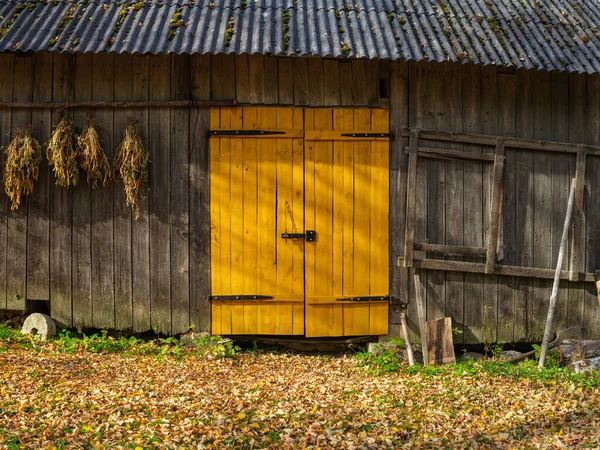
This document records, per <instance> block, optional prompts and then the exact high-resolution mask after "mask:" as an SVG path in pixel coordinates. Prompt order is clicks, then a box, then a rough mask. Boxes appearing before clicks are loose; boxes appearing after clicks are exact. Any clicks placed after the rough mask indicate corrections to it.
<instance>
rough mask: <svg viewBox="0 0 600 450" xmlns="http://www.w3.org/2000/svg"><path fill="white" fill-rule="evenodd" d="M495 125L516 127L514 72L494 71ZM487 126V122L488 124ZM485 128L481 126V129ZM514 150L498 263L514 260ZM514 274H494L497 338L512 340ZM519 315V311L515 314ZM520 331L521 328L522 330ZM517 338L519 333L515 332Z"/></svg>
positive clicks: (508, 131)
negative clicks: (496, 279)
mask: <svg viewBox="0 0 600 450" xmlns="http://www.w3.org/2000/svg"><path fill="white" fill-rule="evenodd" d="M497 92H498V125H497V127H498V128H497V131H498V135H500V136H514V135H515V130H516V76H515V75H514V74H507V73H498V90H497ZM490 128H491V126H490ZM486 130H488V128H484V130H483V131H486ZM516 173H517V167H516V151H515V150H509V151H506V161H505V168H504V187H503V192H502V214H501V215H502V219H501V223H502V233H503V235H504V244H503V246H502V251H503V255H504V258H503V260H502V261H501V263H502V264H511V265H515V264H516V263H517V261H516V237H515V234H516V231H515V224H516V201H517V200H516V196H517V192H516ZM516 289H517V285H516V278H515V277H498V340H502V341H504V342H514V341H515V340H516V339H515V333H514V331H515V329H516V325H515V320H516V318H517V316H518V315H517V314H516V313H515V308H516V307H517V304H516ZM519 317H521V318H522V314H521V315H520V316H519ZM522 333H524V330H523V331H522ZM516 336H517V339H518V338H519V337H521V335H520V334H519V333H518V334H517V335H516Z"/></svg>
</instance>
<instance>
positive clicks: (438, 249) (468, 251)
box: [414, 242, 487, 256]
mask: <svg viewBox="0 0 600 450" xmlns="http://www.w3.org/2000/svg"><path fill="white" fill-rule="evenodd" d="M414 249H415V250H422V251H425V252H431V253H440V254H443V255H472V256H477V255H479V256H481V255H485V254H486V251H487V250H486V248H485V247H468V246H466V245H442V244H421V243H416V242H415V244H414Z"/></svg>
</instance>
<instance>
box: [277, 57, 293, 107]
mask: <svg viewBox="0 0 600 450" xmlns="http://www.w3.org/2000/svg"><path fill="white" fill-rule="evenodd" d="M277 59H278V61H279V65H278V74H277V83H278V91H279V92H278V95H279V104H280V105H293V104H294V78H293V61H292V59H291V58H277Z"/></svg>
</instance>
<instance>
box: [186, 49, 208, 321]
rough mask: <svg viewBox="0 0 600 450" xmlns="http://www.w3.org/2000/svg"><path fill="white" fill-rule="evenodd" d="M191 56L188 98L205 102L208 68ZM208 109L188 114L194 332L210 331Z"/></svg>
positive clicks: (191, 311)
mask: <svg viewBox="0 0 600 450" xmlns="http://www.w3.org/2000/svg"><path fill="white" fill-rule="evenodd" d="M201 61H202V59H200V57H199V56H198V55H193V56H192V72H191V73H192V75H191V77H192V79H191V86H192V88H191V89H192V97H193V98H197V99H199V100H208V99H209V98H210V93H209V92H208V91H207V90H206V89H204V88H203V87H202V79H203V78H204V77H207V75H208V73H209V70H210V68H209V67H207V66H206V65H203V64H200V63H199V62H201ZM208 129H209V110H208V109H205V108H202V109H196V110H192V111H191V112H190V155H189V158H190V169H189V170H190V193H189V195H190V211H189V215H190V236H189V239H190V323H191V325H193V326H194V327H195V329H196V330H198V331H210V303H209V301H208V296H209V294H210V279H209V273H210V270H211V267H210V224H211V222H210V213H209V211H210V193H209V173H210V172H209V170H210V166H209V150H210V149H209V142H208V139H207V138H206V130H208Z"/></svg>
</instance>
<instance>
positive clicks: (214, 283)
mask: <svg viewBox="0 0 600 450" xmlns="http://www.w3.org/2000/svg"><path fill="white" fill-rule="evenodd" d="M220 127H221V108H211V109H210V119H209V129H220ZM209 146H210V148H209V158H210V159H209V170H210V172H209V174H210V176H209V182H210V199H209V215H210V222H209V226H210V255H209V256H210V284H209V294H211V295H215V294H220V293H222V288H221V270H222V268H221V253H222V245H221V197H220V196H221V186H222V185H223V184H224V182H223V181H222V180H221V179H222V174H221V164H220V162H221V139H220V138H219V137H213V138H211V139H210V141H209ZM210 311H211V327H212V328H211V330H210V331H211V332H212V333H213V334H216V333H220V332H221V331H220V330H221V316H220V313H221V304H220V302H212V304H210ZM217 313H218V314H219V315H218V316H217ZM217 330H218V331H217Z"/></svg>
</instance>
